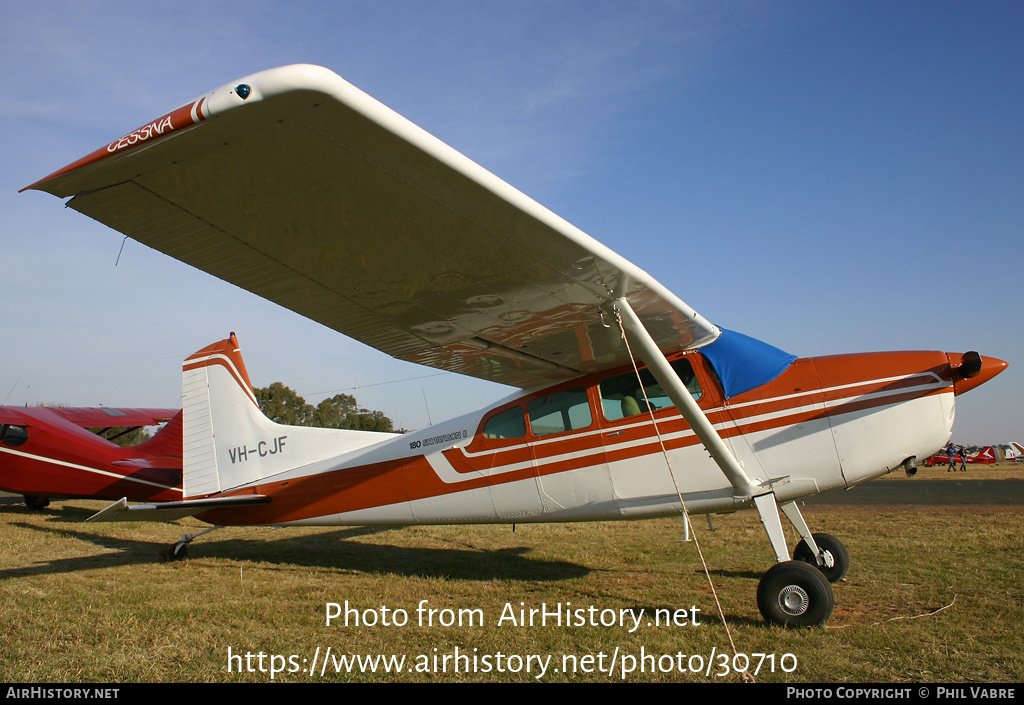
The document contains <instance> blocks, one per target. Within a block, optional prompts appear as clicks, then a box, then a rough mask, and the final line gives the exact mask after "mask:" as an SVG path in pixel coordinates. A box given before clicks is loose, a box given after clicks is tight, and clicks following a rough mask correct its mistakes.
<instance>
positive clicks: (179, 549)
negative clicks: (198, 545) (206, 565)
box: [160, 543, 188, 563]
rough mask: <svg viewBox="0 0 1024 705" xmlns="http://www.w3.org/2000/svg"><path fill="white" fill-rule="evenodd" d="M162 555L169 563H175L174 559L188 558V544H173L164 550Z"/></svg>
mask: <svg viewBox="0 0 1024 705" xmlns="http://www.w3.org/2000/svg"><path fill="white" fill-rule="evenodd" d="M160 555H161V556H163V559H164V560H165V561H167V562H168V563H173V562H174V561H183V560H185V559H186V558H188V544H186V543H182V544H177V543H175V544H171V545H170V546H168V547H167V548H165V549H164V550H163V551H161V552H160Z"/></svg>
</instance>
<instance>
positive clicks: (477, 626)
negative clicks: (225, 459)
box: [0, 467, 1024, 683]
mask: <svg viewBox="0 0 1024 705" xmlns="http://www.w3.org/2000/svg"><path fill="white" fill-rule="evenodd" d="M973 469H974V468H970V469H969V471H968V473H967V474H966V476H967V477H973V478H974V479H977V478H978V477H980V476H981V471H978V472H971V471H972V470H973ZM985 472H992V473H995V472H998V473H999V474H997V475H996V476H997V477H1021V476H1022V475H1024V472H1022V471H1021V470H1020V469H1018V468H1014V467H1008V468H1002V469H999V468H997V469H986V470H985ZM945 475H947V473H946V472H945V470H944V469H943V470H942V471H941V472H939V471H938V469H931V470H930V469H924V468H922V471H921V473H920V475H919V477H920V476H924V477H926V478H927V477H935V478H936V479H939V478H940V477H941V476H945ZM950 475H952V474H950ZM960 476H961V477H963V476H964V475H963V474H961V475H960ZM104 504H105V503H103V502H87V501H68V502H62V503H55V504H54V505H52V506H51V508H50V509H49V510H46V511H44V512H31V511H29V510H27V509H25V508H24V507H23V506H21V505H9V506H3V507H0V578H2V579H0V600H2V604H3V607H2V614H3V620H4V625H5V627H4V632H3V637H2V638H0V681H4V682H84V681H102V682H129V681H201V682H210V681H229V682H230V681H239V682H242V681H267V680H270V679H271V673H270V670H271V668H272V667H273V668H274V669H275V670H277V671H279V672H276V673H274V680H278V681H286V682H308V681H533V680H537V679H538V678H537V677H538V676H541V677H540V678H539V679H540V680H543V681H548V682H558V681H605V682H607V681H612V682H617V681H621V680H625V681H700V682H705V681H737V680H739V679H740V676H739V675H738V674H737V673H736V672H735V671H733V670H732V669H731V666H732V665H736V666H742V665H743V664H744V657H743V656H740V657H736V658H733V652H734V650H733V647H732V646H731V645H730V638H729V633H731V637H732V640H733V642H734V643H735V652H738V653H740V654H766V655H767V656H761V657H753V658H752V660H751V661H750V662H749V663H750V669H751V670H753V668H754V667H755V666H758V665H760V671H759V672H758V673H757V675H756V680H758V681H761V682H780V681H785V682H847V683H863V682H908V681H909V682H918V681H923V682H1014V683H1016V682H1021V681H1024V660H1022V659H1021V656H1020V655H1021V654H1022V653H1024V529H1022V526H1021V524H1022V522H1021V520H1022V518H1024V509H1022V508H1021V507H982V508H978V507H972V508H970V509H969V510H968V509H963V508H957V507H915V508H907V509H892V508H884V509H881V508H870V507H869V508H862V507H856V508H855V507H842V508H827V509H826V508H824V507H807V508H806V509H805V516H806V517H807V519H808V521H809V523H810V524H811V526H812V527H813V528H814V530H816V531H824V532H828V533H831V534H833V535H836V536H838V537H840V538H841V539H842V540H843V541H844V542H845V543H846V545H847V547H848V549H849V551H850V555H851V569H850V574H849V576H848V578H847V579H846V580H845V581H844V582H842V583H840V584H837V585H836V586H835V596H836V608H835V611H834V613H833V616H832V618H831V620H830V622H829V624H828V626H827V628H818V629H810V630H800V631H785V630H781V629H777V628H768V627H766V626H764V625H763V623H762V621H761V618H760V615H759V614H758V611H757V606H756V602H755V597H754V595H755V590H756V587H757V581H758V579H759V577H760V574H761V573H763V571H764V570H766V569H767V568H768V567H769V566H770V565H771V562H772V556H771V553H770V550H769V548H768V542H767V540H766V538H765V536H764V532H763V529H762V528H761V526H760V524H759V522H758V520H757V517H756V515H754V514H753V513H751V512H744V513H739V514H733V515H727V516H722V517H716V518H715V527H716V529H718V530H717V531H715V532H711V531H709V529H708V526H707V522H706V521H705V520H704V518H703V517H697V518H695V522H694V524H695V534H696V535H697V537H698V540H699V542H700V545H701V548H702V550H703V553H704V556H705V558H706V560H707V563H708V566H709V569H710V575H711V580H712V581H713V584H714V587H715V589H716V590H717V592H718V595H719V598H720V600H721V603H722V607H723V611H724V614H725V618H726V621H727V623H728V625H729V633H727V631H726V628H725V627H724V626H723V624H722V620H721V618H720V617H719V616H718V610H717V608H716V605H715V600H714V598H713V596H712V593H711V589H710V588H709V583H708V579H707V577H705V575H704V572H703V569H702V567H701V561H700V559H699V556H698V554H697V551H696V549H695V547H694V544H693V543H680V539H681V538H682V535H683V532H682V525H681V522H680V520H678V519H665V520H657V521H648V522H622V523H607V524H555V525H521V526H517V527H516V528H515V531H513V530H512V528H511V527H508V526H461V527H411V528H341V529H339V528H333V529H270V528H232V529H224V530H220V531H217V532H214V533H212V534H210V535H209V536H206V537H203V538H201V539H199V540H198V541H197V542H196V543H194V544H193V545H192V546H191V547H190V548H191V557H190V558H189V559H188V560H187V561H185V562H182V563H172V564H165V563H161V562H160V561H159V558H158V556H157V554H158V552H159V550H160V549H161V548H162V547H163V546H164V545H166V544H168V543H170V542H171V541H172V540H174V539H175V538H177V536H178V535H179V534H181V533H185V532H186V531H194V530H196V529H197V528H199V527H200V526H202V525H201V524H200V523H199V522H197V521H195V520H184V521H182V522H177V523H176V524H105V525H93V524H83V523H82V520H83V519H84V518H85V517H87V516H88V515H89V514H91V513H92V512H94V511H95V510H97V509H99V508H101V507H102V506H103V505H104ZM790 543H791V545H792V544H793V543H795V539H794V540H791V542H790ZM424 600H425V601H426V602H425V603H423V605H424V607H425V608H426V609H427V610H434V611H433V612H429V611H424V612H419V613H418V612H417V608H418V606H419V605H420V604H421V601H424ZM346 601H347V602H348V604H349V606H350V607H351V608H353V609H355V610H356V611H358V613H359V615H358V619H359V621H360V622H361V624H360V626H354V625H353V624H350V625H349V626H345V625H344V619H343V618H340V617H339V618H338V619H335V620H333V622H332V624H331V625H330V626H328V625H327V624H326V610H327V605H328V603H337V604H339V605H341V606H344V604H345V602H346ZM566 603H570V604H569V605H566ZM544 605H547V607H548V609H549V610H554V609H556V608H558V607H560V608H561V609H563V610H566V609H571V610H584V612H583V613H575V614H577V615H578V616H579V619H581V620H585V621H587V622H589V621H590V620H591V618H593V620H594V621H597V622H600V621H601V620H602V619H603V620H605V621H606V622H608V623H607V624H604V625H602V624H600V623H598V624H595V625H591V624H589V623H587V624H583V625H579V626H577V625H570V626H566V625H564V624H563V625H562V626H558V625H557V624H553V623H552V622H551V621H549V622H548V624H547V625H541V624H539V623H537V622H535V623H534V624H533V625H532V626H531V625H529V624H526V625H521V624H513V623H512V621H511V620H510V619H505V620H501V617H502V616H503V614H504V615H505V617H506V618H507V617H509V610H513V611H514V613H515V616H516V617H518V615H519V610H520V608H526V609H530V608H534V609H540V608H542V606H544ZM694 606H696V607H697V608H698V609H699V612H696V613H694V612H693V611H692V608H693V607H694ZM591 607H593V610H591V609H590V608H591ZM659 609H664V610H666V611H674V610H680V609H685V610H687V612H686V613H685V614H683V613H676V614H675V617H676V624H671V625H662V626H656V625H654V624H653V622H654V620H655V618H657V617H661V616H664V614H666V612H659V611H658V610H659ZM403 612H404V616H405V618H407V619H408V622H407V623H406V624H395V622H401V621H402V619H403ZM350 615H353V613H350ZM428 617H429V618H430V619H432V620H433V624H426V623H424V624H422V625H421V624H420V623H419V622H420V621H421V618H422V620H424V621H425V620H426V619H427V618H428ZM460 617H461V619H462V624H461V625H459V624H458V623H457V622H458V619H459V618H460ZM612 617H614V622H615V623H614V624H612V623H611V622H612V621H613V620H612ZM620 619H621V620H622V621H621V622H620V621H619V620H620ZM354 620H355V616H351V617H350V622H354ZM367 620H371V621H374V622H376V624H374V625H372V626H368V625H366V624H362V622H365V621H367ZM635 620H639V622H640V626H639V627H636V628H634V626H635ZM385 621H386V622H387V624H383V622H385ZM481 621H482V624H481V623H480V622H481ZM517 621H518V619H517ZM442 622H443V624H442ZM449 622H455V623H452V624H449ZM499 622H500V623H499ZM695 622H697V623H695ZM631 629H633V631H632V632H631V631H630V630H631ZM328 648H330V650H331V652H330V657H329V658H327V664H328V665H327V667H326V670H325V671H324V672H323V673H322V674H321V671H320V665H321V664H322V663H323V662H324V659H325V655H326V654H327V650H328ZM229 649H231V654H232V655H234V656H235V657H236V658H235V659H234V660H231V661H229V658H228V653H229V651H228V650H229ZM318 650H319V651H318ZM456 650H457V651H456ZM261 653H262V654H263V657H262V660H261V658H260V656H259V654H261ZM456 653H458V654H459V655H461V656H462V657H463V659H462V660H458V659H455V658H454V656H455V655H456ZM347 654H352V655H357V654H358V655H367V656H373V655H381V656H398V657H404V658H405V662H404V664H403V668H402V671H401V672H400V673H395V672H385V664H384V663H383V662H377V664H376V666H377V671H376V672H373V671H372V670H371V669H370V668H369V667H368V666H367V665H366V664H365V663H364V664H362V668H360V667H359V664H354V665H351V666H350V667H349V670H346V668H345V666H344V665H343V664H341V663H340V662H339V661H337V659H339V658H340V657H341V656H342V655H347ZM499 654H500V655H501V656H498V655H499ZM247 655H248V658H246V656H247ZM680 655H682V656H680ZM274 656H276V657H278V658H276V659H275V658H273V657H274ZM587 656H589V657H590V658H589V660H588V659H586V658H585V657H587ZM445 657H447V661H445V660H444V659H445ZM527 657H530V658H529V659H528V658H527ZM641 657H644V658H641ZM545 659H547V660H546V661H545ZM631 659H632V661H631ZM723 659H725V660H726V661H727V662H728V663H726V661H723ZM613 660H614V661H613ZM229 664H230V667H231V670H230V671H229ZM311 664H315V666H314V667H315V670H316V672H315V673H314V674H310V672H309V671H310V668H311ZM727 665H728V666H729V668H727V667H726V666H727ZM261 666H262V668H261ZM336 666H337V667H338V668H340V669H341V672H335V667H336ZM474 667H475V668H474ZM641 667H643V672H641V670H640V669H641ZM542 668H543V669H544V670H543V671H542ZM630 668H632V670H630ZM298 669H301V670H298ZM417 669H418V670H417ZM597 669H601V670H600V671H599V670H597ZM609 670H611V671H612V673H608V672H607V671H609ZM695 670H696V671H699V672H697V673H694V672H692V671H695ZM289 671H292V672H289ZM541 674H542V675H541Z"/></svg>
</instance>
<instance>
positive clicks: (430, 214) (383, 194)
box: [33, 66, 718, 388]
mask: <svg viewBox="0 0 1024 705" xmlns="http://www.w3.org/2000/svg"><path fill="white" fill-rule="evenodd" d="M240 85H245V86H247V87H248V90H249V95H248V96H247V97H246V98H242V97H241V96H242V93H243V92H244V91H240V90H236V88H237V87H238V86H240ZM186 113H187V114H189V115H191V117H192V120H191V122H188V121H186V124H184V125H182V126H180V127H178V126H174V125H172V124H171V122H166V125H169V126H170V127H169V128H168V129H166V130H165V131H164V132H163V133H162V134H157V133H156V129H155V127H153V126H155V125H157V123H156V122H154V123H151V125H150V126H149V127H150V128H152V129H149V130H148V131H144V132H140V130H141V129H142V128H140V130H136V131H135V132H133V133H130V134H129V135H128V136H126V137H125V138H122V139H121V140H119V141H117V142H114V143H111V145H110V147H109V148H107V151H106V152H103V151H102V150H101V151H99V152H97V154H96V155H95V156H93V157H91V158H86V159H84V160H81V161H80V162H78V163H76V164H75V165H72V166H71V167H68V168H67V169H65V170H62V171H60V172H57V173H56V174H55V175H53V176H51V177H47V179H44V180H43V181H41V182H39V183H37V184H35V185H34V186H33V188H38V189H41V190H45V191H48V192H50V193H53V194H55V195H58V196H63V197H66V196H72V197H73V198H72V200H71V201H70V203H69V205H70V206H71V207H72V208H75V209H76V210H79V211H81V212H82V213H85V214H86V215H89V216H90V217H92V218H94V219H96V220H98V221H100V222H102V223H105V224H107V225H109V226H110V227H112V228H114V229H116V230H118V231H120V232H122V233H125V234H126V235H129V236H130V237H132V238H134V239H136V240H139V241H140V242H143V243H145V244H147V245H149V246H151V247H153V248H155V249H157V250H160V251H162V252H165V253H167V254H169V255H171V256H172V257H175V258H177V259H179V260H181V261H183V262H187V263H188V264H191V265H193V266H195V267H197V268H199V269H202V270H204V271H207V272H209V273H211V274H213V275H215V276H217V277H220V278H222V279H225V280H226V281H229V282H232V283H234V284H236V285H238V286H240V287H242V288H244V289H247V290H249V291H252V292H254V293H256V294H258V295H260V296H263V297H264V298H267V299H269V300H271V301H274V302H276V303H278V304H280V305H282V306H284V307H286V308H289V309H291V310H293V311H295V312H297V313H300V314H301V315H303V316H306V317H308V318H311V319H313V320H316V321H318V322H320V323H322V324H324V325H326V326H328V327H330V328H332V329H335V330H337V331H340V332H342V333H344V334H345V335H348V336H350V337H352V338H355V339H357V340H359V341H361V342H363V343H366V344H367V345H370V346H372V347H375V348H377V349H380V350H382V351H384V352H386V353H388V354H390V355H392V356H394V357H397V358H401V359H404V360H409V361H412V362H417V363H421V364H424V365H428V366H432V367H436V368H440V369H445V370H450V371H454V372H460V373H464V374H468V375H471V376H474V377H479V378H483V379H489V380H493V381H496V382H501V383H505V384H511V385H514V386H518V387H526V388H529V387H535V386H540V385H542V384H548V383H550V382H552V381H556V380H560V379H567V378H571V377H575V376H577V375H580V374H584V373H587V372H592V371H596V370H600V369H605V368H608V367H611V366H615V365H618V364H621V363H622V362H624V361H625V359H626V358H625V353H624V350H623V346H622V343H621V339H620V335H619V332H618V328H617V326H615V325H614V322H613V321H612V320H610V315H609V313H608V311H609V310H610V309H609V304H610V302H611V301H613V300H614V299H616V298H619V297H625V298H626V299H627V300H628V301H629V303H630V305H631V307H632V308H633V309H634V310H635V311H636V312H637V313H638V315H639V316H640V317H641V318H642V319H643V321H644V323H645V325H646V326H647V327H648V328H649V330H650V331H651V333H652V335H653V336H654V338H655V340H656V341H657V343H658V345H659V346H661V347H662V349H663V350H664V351H665V352H671V351H674V350H679V349H683V348H687V347H695V346H699V345H703V344H705V343H708V342H710V341H712V340H714V339H715V337H716V336H717V335H718V329H717V328H715V327H714V326H712V325H711V324H710V323H708V322H707V321H706V320H704V319H703V318H702V317H700V316H699V315H698V314H696V313H695V312H694V311H693V310H692V309H690V308H689V307H688V306H686V304H684V303H683V302H682V301H680V300H679V299H678V298H676V297H675V296H674V295H673V294H671V292H669V291H667V290H666V289H664V287H662V286H661V285H660V284H658V283H657V282H655V281H654V280H652V279H651V278H650V277H649V275H647V274H646V273H645V272H643V271H642V270H640V269H639V268H637V267H635V266H634V265H632V264H631V263H629V262H628V261H626V260H625V259H623V258H622V257H620V256H618V255H616V254H615V253H613V252H612V251H610V250H608V249H607V248H605V247H604V246H602V245H600V244H599V243H597V242H596V241H594V240H593V239H592V238H590V237H589V236H587V235H585V234H584V233H582V232H581V231H579V230H578V229H576V228H574V227H573V226H571V225H570V224H568V223H567V222H565V221H564V220H562V219H561V218H558V217H557V216H555V215H554V214H553V213H551V212H550V211H548V210H547V209H545V208H543V207H542V206H540V205H539V204H537V203H536V202H534V201H532V200H531V199H529V198H527V197H526V196H524V195H523V194H521V193H520V192H518V191H516V190H515V189H513V188H512V187H510V186H508V184H506V183H504V182H503V181H501V180H500V179H498V178H497V177H495V176H494V175H492V174H490V173H489V172H487V171H486V170H484V169H483V168H481V167H480V166H478V165H477V164H475V163H474V162H472V161H470V160H469V159H467V158H466V157H464V156H462V155H461V154H459V153H458V152H456V151H455V150H453V149H451V148H450V147H448V146H447V145H445V144H443V143H441V142H440V141H438V140H437V139H435V138H433V137H432V136H430V135H429V134H427V133H426V132H424V131H423V130H421V129H420V128H418V127H416V126H415V125H413V124H412V123H410V122H408V121H407V120H405V119H404V118H402V117H400V116H399V115H397V114H396V113H394V112H392V111H391V110H389V109H388V108H386V107H384V106H383V105H381V104H380V103H378V102H376V101H375V100H373V99H372V98H370V97H369V96H367V95H365V94H363V93H362V92H360V91H358V89H356V88H354V87H352V86H351V85H350V84H348V83H346V82H345V81H343V80H342V79H341V78H339V77H338V76H336V75H334V74H333V73H331V72H329V71H327V70H326V69H321V68H318V67H310V66H290V67H284V68H281V69H274V70H271V71H266V72H262V73H260V74H254V75H253V76H249V77H246V78H244V79H241V81H239V82H236V83H233V84H230V85H228V86H225V87H223V88H220V89H217V90H215V91H213V92H211V93H209V94H207V95H205V96H203V97H201V98H200V99H198V100H197V101H195V102H194V103H193V104H191V106H185V107H183V108H181V109H179V110H178V111H175V113H172V114H169V116H173V115H178V114H180V115H186ZM169 116H165V117H169ZM132 135H135V136H136V138H135V140H134V141H132V140H131V139H129V138H130V137H131V136H132Z"/></svg>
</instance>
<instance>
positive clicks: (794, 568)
mask: <svg viewBox="0 0 1024 705" xmlns="http://www.w3.org/2000/svg"><path fill="white" fill-rule="evenodd" d="M834 606H835V598H834V597H833V596H832V586H831V585H829V583H828V581H827V580H826V579H825V576H824V575H822V573H821V571H820V570H818V569H817V568H815V567H813V566H810V565H807V564H806V563H803V562H801V561H785V562H784V563H777V564H775V565H774V566H772V567H771V569H770V570H769V571H768V572H767V573H765V574H764V576H763V577H762V578H761V582H760V583H758V585H757V608H758V609H759V610H760V611H761V616H762V617H764V618H765V621H767V622H768V623H769V624H777V625H779V626H782V627H787V628H798V627H816V626H819V625H821V624H824V623H825V622H826V621H828V618H829V617H831V616H832V608H833V607H834Z"/></svg>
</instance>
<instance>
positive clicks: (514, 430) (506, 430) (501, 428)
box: [484, 406, 526, 438]
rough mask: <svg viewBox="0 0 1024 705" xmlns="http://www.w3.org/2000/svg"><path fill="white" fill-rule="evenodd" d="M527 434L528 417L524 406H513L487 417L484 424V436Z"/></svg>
mask: <svg viewBox="0 0 1024 705" xmlns="http://www.w3.org/2000/svg"><path fill="white" fill-rule="evenodd" d="M525 436H526V418H525V417H524V416H523V409H522V407H518V406H513V407H512V408H511V409H506V410H505V411H502V412H501V413H500V414H495V415H494V416H492V417H491V418H489V419H487V423H486V424H485V425H484V438H524V437H525Z"/></svg>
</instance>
